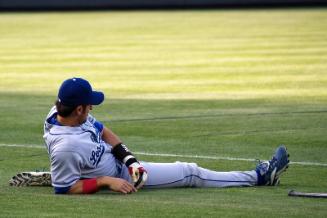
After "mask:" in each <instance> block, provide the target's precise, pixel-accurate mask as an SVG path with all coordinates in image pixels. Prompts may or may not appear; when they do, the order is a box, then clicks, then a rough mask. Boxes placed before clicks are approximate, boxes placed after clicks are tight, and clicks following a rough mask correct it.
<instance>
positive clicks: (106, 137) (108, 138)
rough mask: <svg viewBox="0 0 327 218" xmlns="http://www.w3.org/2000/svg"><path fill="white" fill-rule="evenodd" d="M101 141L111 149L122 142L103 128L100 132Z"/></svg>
mask: <svg viewBox="0 0 327 218" xmlns="http://www.w3.org/2000/svg"><path fill="white" fill-rule="evenodd" d="M102 140H103V141H105V142H106V143H108V144H110V145H112V146H113V147H115V146H116V145H118V144H121V143H122V140H120V138H119V137H118V136H117V135H116V134H115V133H113V132H112V131H111V130H110V129H108V128H107V127H105V126H103V130H102Z"/></svg>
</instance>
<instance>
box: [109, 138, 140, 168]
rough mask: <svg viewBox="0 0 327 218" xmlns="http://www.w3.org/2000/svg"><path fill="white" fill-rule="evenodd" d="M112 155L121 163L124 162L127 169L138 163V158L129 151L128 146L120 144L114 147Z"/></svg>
mask: <svg viewBox="0 0 327 218" xmlns="http://www.w3.org/2000/svg"><path fill="white" fill-rule="evenodd" d="M111 152H112V154H113V155H114V156H115V158H117V159H118V160H119V161H121V162H123V163H124V164H125V165H126V166H127V167H129V166H130V165H131V164H133V163H135V162H137V160H136V158H135V157H134V156H133V154H132V153H131V152H130V151H129V150H128V148H127V147H126V145H124V144H122V143H120V144H118V145H116V146H114V147H113V149H112V151H111Z"/></svg>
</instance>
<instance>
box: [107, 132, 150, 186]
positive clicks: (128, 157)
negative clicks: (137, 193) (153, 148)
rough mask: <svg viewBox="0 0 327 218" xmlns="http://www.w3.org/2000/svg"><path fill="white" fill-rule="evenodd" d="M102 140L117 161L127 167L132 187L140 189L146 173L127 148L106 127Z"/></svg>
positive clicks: (145, 178)
mask: <svg viewBox="0 0 327 218" xmlns="http://www.w3.org/2000/svg"><path fill="white" fill-rule="evenodd" d="M102 139H103V141H105V142H107V143H108V144H110V145H112V154H113V155H114V156H115V158H117V159H118V160H119V161H121V162H123V163H124V164H125V165H126V166H127V167H128V172H129V174H130V176H131V177H132V180H133V182H134V186H135V187H136V188H137V189H139V188H141V187H142V186H143V185H144V184H145V182H146V180H147V178H148V176H147V171H146V170H145V169H144V168H143V167H142V166H141V164H140V163H139V162H138V161H137V159H136V158H135V157H134V155H133V154H132V153H131V152H130V151H129V150H128V148H127V146H126V145H124V144H123V143H122V141H121V140H120V138H119V137H118V136H117V135H116V134H115V133H113V132H112V131H111V130H110V129H108V128H107V127H105V126H104V127H103V130H102Z"/></svg>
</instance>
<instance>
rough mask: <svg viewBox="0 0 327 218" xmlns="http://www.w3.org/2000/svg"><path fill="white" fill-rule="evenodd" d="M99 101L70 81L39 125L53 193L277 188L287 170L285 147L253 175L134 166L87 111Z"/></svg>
mask: <svg viewBox="0 0 327 218" xmlns="http://www.w3.org/2000/svg"><path fill="white" fill-rule="evenodd" d="M103 100H104V94H103V93H102V92H98V91H93V90H92V87H91V85H90V84H89V82H88V81H86V80H85V79H82V78H71V79H67V80H66V81H64V82H63V83H62V85H61V87H60V89H59V93H58V99H57V101H56V104H55V106H54V107H53V108H52V109H51V110H50V113H49V114H48V116H47V118H46V120H45V123H44V136H43V137H44V140H45V143H46V147H47V150H48V153H49V157H50V162H51V180H52V186H53V187H54V190H55V193H56V194H82V193H83V194H91V193H95V192H97V191H98V190H99V189H102V188H107V189H110V190H112V191H116V192H121V193H125V194H127V193H133V192H137V191H138V190H139V189H140V188H142V187H143V188H169V187H231V186H256V185H277V184H278V183H279V177H280V175H281V173H282V172H284V171H285V170H286V168H287V167H288V165H289V154H288V152H287V150H286V148H285V146H279V147H278V148H277V150H276V152H275V154H274V155H273V157H272V159H271V160H270V161H264V162H260V163H259V164H258V165H257V167H256V168H255V169H254V170H249V171H243V172H239V171H233V172H216V171H212V170H209V169H204V168H201V167H199V166H197V164H195V163H183V162H175V163H149V162H142V161H138V160H137V158H136V157H135V156H134V155H133V153H132V152H131V151H130V150H129V149H128V148H127V146H126V145H125V144H124V143H123V141H122V140H121V139H120V138H119V137H118V136H117V135H116V134H115V133H114V132H113V131H111V130H110V129H109V128H107V127H106V126H104V125H103V124H102V123H101V122H99V121H97V120H96V119H95V118H94V117H93V116H92V115H90V114H89V112H90V111H91V110H92V108H93V105H99V104H101V103H102V102H103Z"/></svg>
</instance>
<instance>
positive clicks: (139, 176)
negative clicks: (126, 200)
mask: <svg viewBox="0 0 327 218" xmlns="http://www.w3.org/2000/svg"><path fill="white" fill-rule="evenodd" d="M128 172H129V175H130V176H131V177H132V180H133V182H134V187H135V188H137V189H140V188H141V187H142V186H143V185H144V183H145V182H146V180H147V179H148V173H147V171H146V170H145V169H144V168H143V167H142V166H141V165H140V163H138V162H135V163H132V164H131V165H129V167H128Z"/></svg>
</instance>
